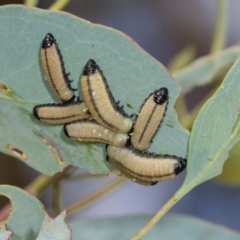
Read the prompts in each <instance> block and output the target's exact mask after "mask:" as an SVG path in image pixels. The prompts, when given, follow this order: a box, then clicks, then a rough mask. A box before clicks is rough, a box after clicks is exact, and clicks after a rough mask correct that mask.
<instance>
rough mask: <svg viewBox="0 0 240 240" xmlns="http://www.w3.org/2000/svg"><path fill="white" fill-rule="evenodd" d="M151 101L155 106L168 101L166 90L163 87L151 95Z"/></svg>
mask: <svg viewBox="0 0 240 240" xmlns="http://www.w3.org/2000/svg"><path fill="white" fill-rule="evenodd" d="M153 94H154V95H153V100H154V102H155V103H156V104H160V105H162V104H163V103H165V102H166V101H167V100H168V89H167V88H165V87H163V88H160V89H158V90H156V91H154V93H153Z"/></svg>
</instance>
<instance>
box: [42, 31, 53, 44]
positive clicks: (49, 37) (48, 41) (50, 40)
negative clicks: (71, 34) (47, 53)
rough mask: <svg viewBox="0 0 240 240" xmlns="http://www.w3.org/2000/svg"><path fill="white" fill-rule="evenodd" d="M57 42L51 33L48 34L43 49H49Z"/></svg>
mask: <svg viewBox="0 0 240 240" xmlns="http://www.w3.org/2000/svg"><path fill="white" fill-rule="evenodd" d="M55 42H56V40H55V38H54V36H53V35H52V34H51V33H48V34H47V35H46V37H45V38H44V39H43V42H42V48H49V47H51V46H52V45H53V43H55Z"/></svg>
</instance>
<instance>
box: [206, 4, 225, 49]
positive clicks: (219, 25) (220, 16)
mask: <svg viewBox="0 0 240 240" xmlns="http://www.w3.org/2000/svg"><path fill="white" fill-rule="evenodd" d="M227 12H228V1H227V0H218V2H217V18H216V27H215V31H214V35H213V42H212V46H211V50H210V52H211V53H215V52H218V51H219V50H221V49H223V48H224V46H225V42H226V29H227Z"/></svg>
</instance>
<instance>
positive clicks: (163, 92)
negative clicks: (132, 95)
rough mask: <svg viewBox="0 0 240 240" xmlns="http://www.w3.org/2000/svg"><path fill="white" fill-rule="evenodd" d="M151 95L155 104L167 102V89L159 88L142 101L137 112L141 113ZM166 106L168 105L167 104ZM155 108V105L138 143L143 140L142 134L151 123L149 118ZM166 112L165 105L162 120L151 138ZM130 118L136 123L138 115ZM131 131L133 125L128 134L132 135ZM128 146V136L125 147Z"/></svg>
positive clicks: (129, 141) (129, 140)
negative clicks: (133, 118)
mask: <svg viewBox="0 0 240 240" xmlns="http://www.w3.org/2000/svg"><path fill="white" fill-rule="evenodd" d="M151 95H153V100H154V102H155V103H156V104H160V105H162V104H163V103H165V102H166V101H168V89H167V88H165V87H163V88H160V89H159V90H155V91H154V92H153V93H150V94H149V96H148V97H147V98H146V99H145V101H144V102H143V104H142V105H141V107H140V111H139V112H141V109H142V108H143V106H144V104H145V103H146V101H147V100H148V99H149V97H150V96H151ZM167 104H168V103H167ZM156 107H157V105H156V106H155V107H154V109H153V111H152V113H151V115H150V116H149V119H148V121H147V124H146V125H145V128H144V129H143V131H142V134H141V137H140V139H139V141H140V142H141V140H142V138H143V135H144V133H145V131H146V129H147V126H148V124H149V122H150V121H151V118H152V116H153V114H154V111H155V109H156ZM166 112H167V105H166V107H165V111H164V114H163V117H162V120H161V121H160V122H159V125H158V127H157V129H156V131H155V133H154V135H153V137H152V138H154V136H155V135H156V133H157V131H158V129H159V127H160V125H161V123H162V121H163V119H164V117H165V114H166ZM131 116H132V117H135V120H134V121H135V122H136V121H137V117H138V114H132V115H131ZM133 131H134V125H133V127H132V129H131V131H129V132H130V133H132V132H133ZM151 142H152V141H151ZM129 145H131V135H129V139H128V142H127V145H126V146H129Z"/></svg>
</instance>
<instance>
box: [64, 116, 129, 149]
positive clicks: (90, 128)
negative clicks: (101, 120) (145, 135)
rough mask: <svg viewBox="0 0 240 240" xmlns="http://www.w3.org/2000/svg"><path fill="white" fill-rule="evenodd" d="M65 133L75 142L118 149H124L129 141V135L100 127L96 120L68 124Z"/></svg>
mask: <svg viewBox="0 0 240 240" xmlns="http://www.w3.org/2000/svg"><path fill="white" fill-rule="evenodd" d="M64 132H65V134H66V135H67V136H68V137H69V138H71V139H73V140H75V141H79V142H101V143H105V144H111V145H113V146H118V147H124V146H125V144H126V142H127V140H128V135H127V134H125V133H115V132H112V131H111V130H109V129H106V128H104V127H102V126H100V125H99V124H98V123H97V122H96V121H94V120H82V121H77V122H73V123H69V124H66V125H65V126H64Z"/></svg>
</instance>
